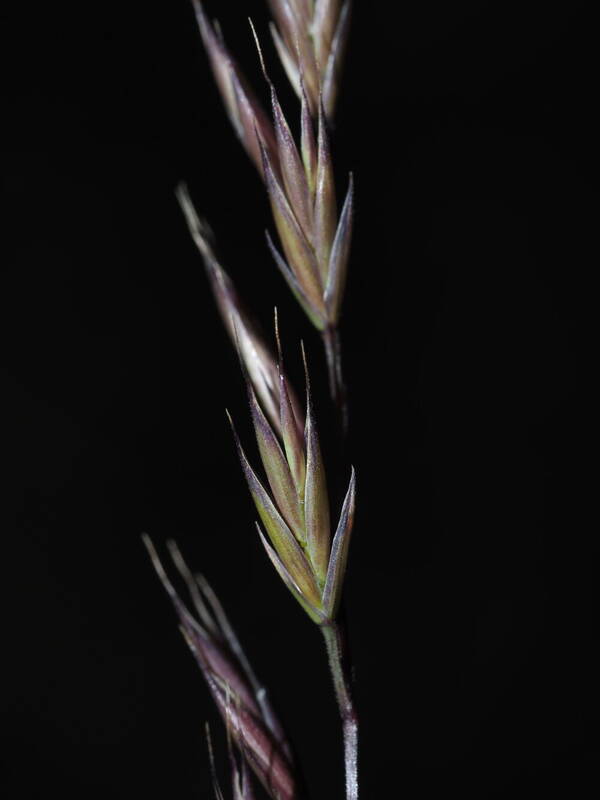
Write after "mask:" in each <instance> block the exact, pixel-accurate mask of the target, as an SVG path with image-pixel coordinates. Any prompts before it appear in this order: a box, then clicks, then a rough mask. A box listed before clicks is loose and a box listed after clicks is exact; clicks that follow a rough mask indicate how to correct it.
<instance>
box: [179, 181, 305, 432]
mask: <svg viewBox="0 0 600 800" xmlns="http://www.w3.org/2000/svg"><path fill="white" fill-rule="evenodd" d="M176 194H177V199H178V201H179V204H180V206H181V208H182V210H183V213H184V215H185V218H186V221H187V224H188V227H189V229H190V233H191V235H192V238H193V240H194V242H195V244H196V246H197V248H198V250H199V251H200V254H201V256H202V259H203V261H204V265H205V267H206V273H207V275H208V279H209V281H210V285H211V288H212V291H213V294H214V297H215V301H216V303H217V307H218V309H219V312H220V314H221V318H222V320H223V324H224V325H225V328H226V330H227V333H228V334H229V337H230V339H231V341H232V343H233V344H234V345H235V347H236V348H237V350H238V353H239V355H240V358H241V360H242V362H243V364H244V369H245V370H246V372H247V374H248V376H249V379H250V381H251V382H252V385H253V386H254V389H255V391H256V394H257V395H258V397H259V399H260V403H261V406H262V408H263V409H264V412H265V414H266V415H267V417H268V419H269V421H270V422H271V424H272V425H274V426H275V428H276V429H278V426H279V421H280V417H281V400H280V391H281V378H280V371H279V366H278V364H277V359H276V358H275V355H274V353H273V352H272V351H271V349H270V348H269V347H268V345H267V344H266V342H265V339H264V337H263V336H262V334H261V332H260V330H259V327H258V325H257V324H256V322H255V321H254V320H253V318H252V316H251V314H250V313H249V312H248V311H247V309H246V306H245V304H244V303H243V302H242V300H241V298H240V296H239V294H238V292H237V290H236V288H235V286H234V283H233V281H232V280H231V278H230V277H229V275H228V274H227V272H226V271H225V268H224V267H223V265H222V264H221V262H220V261H219V259H218V258H217V255H216V253H215V248H214V244H213V235H212V232H211V230H210V228H209V226H208V223H207V222H206V221H205V220H203V219H201V218H200V217H199V216H198V214H197V213H196V210H195V208H194V206H193V203H192V201H191V199H190V196H189V193H188V190H187V187H186V186H185V185H183V184H180V185H179V186H178V187H177V193H176ZM286 389H287V391H288V398H287V401H286V402H288V403H289V405H290V406H291V409H292V411H291V412H290V413H293V418H294V419H295V420H299V419H300V403H299V401H298V400H297V398H296V396H295V394H294V393H293V392H292V390H291V388H290V387H289V385H287V386H286ZM280 433H281V432H280Z"/></svg>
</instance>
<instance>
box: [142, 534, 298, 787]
mask: <svg viewBox="0 0 600 800" xmlns="http://www.w3.org/2000/svg"><path fill="white" fill-rule="evenodd" d="M143 539H144V544H145V545H146V547H147V549H148V552H149V554H150V557H151V559H152V563H153V566H154V568H155V570H156V572H157V574H158V576H159V578H160V580H161V582H162V584H163V586H164V588H165V590H166V591H167V594H168V595H169V598H170V599H171V602H172V603H173V606H174V608H175V610H176V612H177V615H178V617H179V622H180V628H181V632H182V634H183V636H184V638H185V640H186V642H187V644H188V646H189V648H190V650H191V651H192V653H193V655H194V657H195V659H196V662H197V663H198V666H199V667H200V670H201V672H202V674H203V676H204V679H205V680H206V683H207V685H208V688H209V691H210V693H211V695H212V698H213V700H214V702H215V705H216V706H217V708H218V710H219V713H220V714H221V717H222V719H223V721H224V723H225V726H226V729H227V732H228V735H229V736H230V737H231V739H232V740H233V742H234V743H235V745H236V746H237V748H238V751H239V753H240V756H241V759H242V761H245V762H247V763H248V764H249V765H250V767H251V768H252V770H253V771H254V774H255V775H256V776H257V778H259V780H260V781H261V783H262V784H263V786H264V787H265V789H266V791H267V792H268V793H269V795H270V797H272V798H273V800H295V799H296V798H297V785H298V782H297V780H296V777H295V774H294V768H293V766H292V762H291V749H290V745H289V743H288V741H287V739H286V737H285V734H284V732H283V728H282V726H281V724H280V722H279V721H278V719H277V717H276V715H275V712H274V711H273V708H272V707H271V705H270V703H269V700H268V697H267V693H266V690H265V689H264V687H263V686H261V685H260V684H259V683H258V680H257V678H256V676H255V675H254V672H253V671H252V668H251V667H250V664H249V662H248V660H247V658H246V656H245V655H244V652H243V650H242V648H241V646H240V643H239V641H238V639H237V637H236V635H235V633H234V631H233V628H232V627H231V625H230V623H229V621H228V620H227V617H226V616H225V612H224V611H223V608H222V606H221V604H220V602H219V600H218V599H217V597H216V595H215V594H214V592H213V591H212V589H211V588H210V586H209V585H208V583H207V581H206V580H205V579H204V578H203V577H202V576H194V575H192V574H191V573H190V571H189V570H188V568H187V566H186V565H185V563H184V561H183V559H182V557H181V554H180V553H179V550H178V549H177V547H176V546H175V544H174V543H173V542H170V543H169V549H170V552H171V556H172V558H173V561H174V563H175V565H176V567H177V569H178V570H179V572H180V574H181V576H182V578H183V580H184V581H185V583H186V585H187V588H188V591H189V593H190V597H191V599H192V602H193V605H194V608H195V611H196V616H194V615H193V614H192V613H191V611H190V610H189V609H188V607H187V606H186V604H185V603H184V602H183V601H182V600H181V598H180V596H179V594H178V593H177V591H176V590H175V588H174V586H173V584H172V583H171V581H170V580H169V578H168V577H167V574H166V572H165V570H164V568H163V566H162V564H161V562H160V560H159V558H158V555H157V553H156V550H155V548H154V545H153V544H152V542H151V541H150V539H149V538H148V537H147V536H144V537H143ZM232 758H233V756H232ZM232 772H233V780H234V797H235V798H236V799H237V800H252V798H253V794H252V789H251V786H250V784H249V779H248V772H247V769H246V767H245V766H244V765H243V764H242V765H241V766H240V765H239V764H238V763H237V761H236V760H235V759H234V758H233V763H232ZM215 791H216V792H217V796H219V794H220V790H219V789H218V786H215Z"/></svg>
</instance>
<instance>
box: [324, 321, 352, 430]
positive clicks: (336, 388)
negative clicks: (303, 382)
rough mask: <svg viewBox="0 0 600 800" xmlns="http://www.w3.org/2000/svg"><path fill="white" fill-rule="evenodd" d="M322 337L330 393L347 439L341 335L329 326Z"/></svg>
mask: <svg viewBox="0 0 600 800" xmlns="http://www.w3.org/2000/svg"><path fill="white" fill-rule="evenodd" d="M322 336H323V345H324V347H325V358H326V360H327V374H328V376H329V391H330V393H331V399H332V400H333V402H334V404H335V406H336V408H337V411H338V414H339V418H340V425H341V429H342V435H343V437H345V435H346V433H347V431H348V398H347V395H346V384H345V383H344V375H343V372H342V346H341V342H340V333H339V330H338V328H337V327H334V326H329V327H327V328H325V330H324V331H323V332H322Z"/></svg>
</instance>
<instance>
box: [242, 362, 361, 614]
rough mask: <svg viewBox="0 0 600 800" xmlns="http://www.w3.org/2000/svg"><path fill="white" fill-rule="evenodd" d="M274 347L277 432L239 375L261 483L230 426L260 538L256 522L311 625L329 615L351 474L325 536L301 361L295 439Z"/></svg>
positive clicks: (325, 511) (320, 468)
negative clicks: (301, 407)
mask: <svg viewBox="0 0 600 800" xmlns="http://www.w3.org/2000/svg"><path fill="white" fill-rule="evenodd" d="M279 352H280V362H279V363H280V384H281V388H280V402H281V407H280V425H279V430H280V431H281V435H280V436H278V434H277V433H276V431H275V430H274V429H273V427H272V426H271V425H270V423H269V421H268V420H267V417H266V415H265V413H264V410H263V409H262V408H261V405H260V403H259V401H258V398H257V396H256V393H255V391H254V389H253V386H252V383H251V381H250V379H249V377H248V375H247V374H246V384H247V388H248V396H249V401H250V411H251V415H252V422H253V425H254V431H255V434H256V440H257V443H258V451H259V454H260V458H261V461H262V465H263V469H264V472H265V475H266V478H267V481H266V485H267V486H268V488H266V486H265V484H264V483H263V482H262V481H261V480H260V478H259V477H258V475H257V474H256V472H255V471H254V469H253V468H252V467H251V466H250V463H249V461H248V459H247V457H246V454H245V452H244V449H243V448H242V445H241V443H240V440H239V437H238V435H237V433H236V431H235V428H233V423H232V428H233V433H234V438H235V442H236V446H237V450H238V455H239V458H240V462H241V465H242V470H243V473H244V476H245V478H246V481H247V483H248V487H249V489H250V494H251V496H252V499H253V500H254V503H255V506H256V509H257V511H258V514H259V517H260V521H261V523H262V527H263V528H264V531H266V536H265V535H264V533H263V530H262V529H261V526H260V524H258V523H257V528H258V533H259V536H260V538H261V541H262V543H263V545H264V547H265V550H266V551H267V554H268V556H269V558H270V559H271V561H272V563H273V565H274V567H275V569H276V570H277V572H278V574H279V576H280V577H281V578H282V580H283V582H284V583H285V584H286V586H287V587H288V589H289V590H290V591H291V593H292V594H293V595H294V597H295V598H296V599H297V600H298V602H299V603H300V605H301V606H302V607H303V608H304V610H305V611H306V612H307V613H308V615H309V616H310V617H311V619H312V620H313V621H314V622H316V623H317V624H326V623H329V622H331V621H332V620H333V619H334V618H335V615H336V612H337V608H338V604H339V601H340V597H341V592H342V586H343V581H344V574H345V569H346V561H347V557H348V548H349V544H350V536H351V532H352V523H353V518H354V506H355V474H354V470H353V469H352V472H351V477H350V483H349V486H348V491H347V493H346V497H345V500H344V503H343V505H342V510H341V513H340V517H339V522H338V525H337V529H336V532H335V535H334V537H333V541H332V539H331V528H330V510H329V499H328V494H327V482H326V477H325V467H324V464H323V458H322V455H321V449H320V445H319V438H318V435H317V429H316V423H315V417H314V410H313V405H312V397H311V390H310V381H309V378H308V370H307V369H306V360H305V370H306V415H305V419H304V435H303V436H300V435H299V429H298V426H297V425H296V424H295V421H294V414H293V409H292V408H291V406H290V404H289V400H288V397H289V386H288V381H287V378H286V377H285V374H284V372H283V368H282V359H281V348H279ZM242 368H243V364H242ZM244 372H245V370H244ZM230 421H231V417H230Z"/></svg>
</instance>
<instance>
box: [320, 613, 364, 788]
mask: <svg viewBox="0 0 600 800" xmlns="http://www.w3.org/2000/svg"><path fill="white" fill-rule="evenodd" d="M321 631H322V632H323V637H324V639H325V647H326V649H327V656H328V658H329V668H330V670H331V677H332V679H333V688H334V691H335V697H336V700H337V704H338V708H339V711H340V716H341V718H342V730H343V735H344V765H345V769H346V800H358V716H357V714H356V709H355V707H354V701H353V699H352V692H351V689H350V676H349V670H348V665H347V663H346V658H345V653H344V639H343V634H342V629H341V628H340V626H339V624H338V623H337V622H328V623H325V624H323V625H321Z"/></svg>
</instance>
